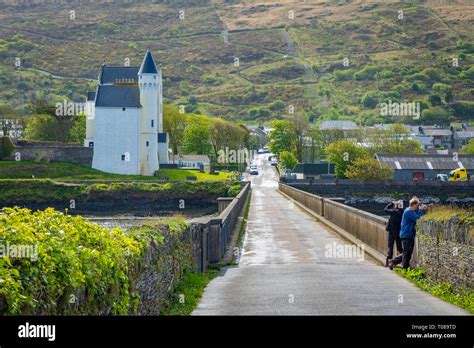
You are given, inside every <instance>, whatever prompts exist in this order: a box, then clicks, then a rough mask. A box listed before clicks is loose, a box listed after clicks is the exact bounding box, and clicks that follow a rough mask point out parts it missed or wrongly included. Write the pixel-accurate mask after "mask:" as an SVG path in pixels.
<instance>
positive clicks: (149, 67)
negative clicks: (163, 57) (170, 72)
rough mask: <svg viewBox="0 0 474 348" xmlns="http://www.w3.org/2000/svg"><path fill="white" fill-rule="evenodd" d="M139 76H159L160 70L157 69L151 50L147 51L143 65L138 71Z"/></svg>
mask: <svg viewBox="0 0 474 348" xmlns="http://www.w3.org/2000/svg"><path fill="white" fill-rule="evenodd" d="M138 73H139V74H157V73H158V68H157V67H156V64H155V60H154V59H153V55H152V54H151V51H150V49H147V50H146V53H145V58H143V63H142V65H141V67H140V70H139V71H138Z"/></svg>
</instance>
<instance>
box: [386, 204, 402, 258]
mask: <svg viewBox="0 0 474 348" xmlns="http://www.w3.org/2000/svg"><path fill="white" fill-rule="evenodd" d="M384 210H385V212H386V213H387V214H389V215H390V218H389V219H388V223H387V227H386V228H385V229H386V230H387V232H388V248H387V259H386V260H385V267H388V260H391V259H393V245H394V243H396V244H397V251H398V253H399V254H401V253H402V252H403V249H402V240H401V239H400V227H401V224H402V215H403V201H402V200H399V201H395V202H392V203H389V204H388V205H387V206H386V207H385V209H384Z"/></svg>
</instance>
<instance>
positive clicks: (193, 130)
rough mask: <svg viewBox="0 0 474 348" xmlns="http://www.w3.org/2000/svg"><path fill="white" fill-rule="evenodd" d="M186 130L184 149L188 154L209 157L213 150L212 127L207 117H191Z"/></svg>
mask: <svg viewBox="0 0 474 348" xmlns="http://www.w3.org/2000/svg"><path fill="white" fill-rule="evenodd" d="M188 121H189V123H188V125H187V127H186V129H185V130H184V139H183V148H184V152H185V153H188V154H197V155H208V154H209V153H210V150H211V142H210V141H211V139H210V138H211V131H210V129H211V126H210V124H209V121H208V120H207V117H204V116H196V115H194V116H192V117H189V120H188Z"/></svg>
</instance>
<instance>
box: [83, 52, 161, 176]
mask: <svg viewBox="0 0 474 348" xmlns="http://www.w3.org/2000/svg"><path fill="white" fill-rule="evenodd" d="M86 103H87V105H86V108H85V109H86V116H87V117H86V120H87V121H86V139H85V143H84V146H86V147H92V148H93V149H94V156H93V159H92V167H93V168H95V169H99V170H101V171H104V172H109V173H117V174H139V175H153V174H154V173H155V171H157V170H159V168H160V164H168V163H169V151H168V148H169V146H168V136H167V134H166V133H164V132H163V84H162V78H161V70H160V69H159V68H158V67H157V66H156V64H155V61H154V59H153V56H152V54H151V52H150V50H149V49H148V50H147V51H146V54H145V58H144V59H143V63H142V65H141V66H140V67H127V66H125V67H116V66H107V65H105V64H104V65H102V69H101V72H100V75H99V83H98V86H97V90H96V92H89V93H88V95H87V102H86Z"/></svg>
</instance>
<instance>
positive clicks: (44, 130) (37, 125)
mask: <svg viewBox="0 0 474 348" xmlns="http://www.w3.org/2000/svg"><path fill="white" fill-rule="evenodd" d="M57 133H58V130H57V121H56V118H55V117H54V116H51V115H46V114H44V115H34V116H32V117H31V118H30V120H29V121H28V124H27V126H26V129H25V133H24V136H25V138H26V139H28V140H35V141H58V134H57Z"/></svg>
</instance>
